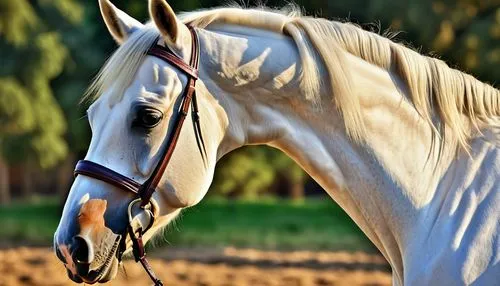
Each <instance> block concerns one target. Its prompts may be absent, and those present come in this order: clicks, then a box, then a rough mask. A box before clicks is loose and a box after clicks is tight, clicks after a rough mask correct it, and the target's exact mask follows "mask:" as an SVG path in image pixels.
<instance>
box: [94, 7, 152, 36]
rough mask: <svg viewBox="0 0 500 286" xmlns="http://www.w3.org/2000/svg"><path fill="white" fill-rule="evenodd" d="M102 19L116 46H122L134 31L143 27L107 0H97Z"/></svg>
mask: <svg viewBox="0 0 500 286" xmlns="http://www.w3.org/2000/svg"><path fill="white" fill-rule="evenodd" d="M99 8H100V9H101V14H102V18H103V19H104V22H105V23H106V26H107V27H108V31H109V33H110V34H111V36H113V39H115V41H116V42H117V43H118V44H122V43H123V42H125V40H127V38H128V37H129V36H130V35H131V34H132V33H133V32H134V31H136V30H138V29H140V28H142V27H143V25H142V24H141V23H139V21H137V20H136V19H134V18H132V17H130V16H129V15H127V13H125V12H123V11H122V10H120V9H118V8H116V7H115V5H113V4H112V3H111V2H109V0H99Z"/></svg>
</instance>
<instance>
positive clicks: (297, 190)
mask: <svg viewBox="0 0 500 286" xmlns="http://www.w3.org/2000/svg"><path fill="white" fill-rule="evenodd" d="M289 182H290V197H291V198H292V200H294V201H300V200H303V199H304V193H305V192H304V182H302V180H289Z"/></svg>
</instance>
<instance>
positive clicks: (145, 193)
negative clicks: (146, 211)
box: [139, 26, 199, 206]
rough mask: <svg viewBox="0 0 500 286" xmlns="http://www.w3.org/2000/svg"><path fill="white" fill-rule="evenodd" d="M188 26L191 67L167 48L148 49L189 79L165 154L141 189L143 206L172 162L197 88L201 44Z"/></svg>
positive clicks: (150, 53) (149, 52) (151, 53)
mask: <svg viewBox="0 0 500 286" xmlns="http://www.w3.org/2000/svg"><path fill="white" fill-rule="evenodd" d="M188 27H189V31H190V32H191V36H192V41H191V43H192V45H191V60H190V67H189V69H187V68H185V66H186V64H185V63H184V61H183V60H182V59H180V58H178V57H176V56H175V55H173V54H171V53H169V52H168V51H167V50H161V51H162V52H161V53H158V54H157V53H156V51H157V49H154V48H156V47H158V46H154V47H153V49H150V50H149V51H148V55H152V56H157V57H159V58H161V59H164V60H165V61H167V62H169V63H171V64H173V65H174V66H176V67H177V68H179V69H180V70H181V71H183V72H184V73H186V75H187V76H188V78H189V79H188V83H187V86H186V88H185V89H184V92H183V94H182V103H181V107H180V110H179V113H178V115H177V117H176V118H175V119H174V120H175V123H174V130H173V132H172V135H171V136H170V137H169V139H168V141H167V144H166V149H165V151H164V153H163V155H162V156H161V157H160V158H161V159H160V162H159V163H158V165H156V168H155V169H154V171H153V173H152V174H151V176H150V177H149V179H148V180H147V181H146V182H145V183H144V184H143V185H142V186H141V189H140V190H139V196H140V197H141V199H142V204H141V205H142V206H145V205H147V204H148V203H149V201H150V200H151V196H152V195H153V193H154V192H155V191H156V187H157V186H158V184H159V183H160V180H161V178H162V177H163V173H165V170H166V169H167V165H168V163H169V162H170V159H171V158H172V154H173V153H174V149H175V146H176V145H177V141H178V140H179V135H180V134H181V129H182V125H183V124H184V120H185V119H186V116H187V114H188V112H189V107H190V104H191V100H192V99H193V97H194V96H195V95H194V94H195V89H196V80H197V79H198V72H197V70H198V64H199V44H198V35H197V34H196V32H195V31H194V28H192V27H190V26H188ZM165 54H167V55H169V57H168V58H166V57H164V56H165ZM171 57H174V59H175V61H172V62H171V61H170V59H171ZM181 63H182V64H181ZM191 70H195V71H196V77H194V76H192V72H191Z"/></svg>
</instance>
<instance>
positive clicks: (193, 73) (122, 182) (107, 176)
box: [74, 25, 207, 286]
mask: <svg viewBox="0 0 500 286" xmlns="http://www.w3.org/2000/svg"><path fill="white" fill-rule="evenodd" d="M188 28H189V31H190V32H191V36H192V47H191V60H190V62H189V65H188V64H186V63H185V62H184V60H183V59H181V58H179V57H177V56H176V55H175V54H174V53H172V51H170V50H169V49H168V47H163V46H160V45H157V44H156V43H155V45H153V46H152V47H151V48H150V49H149V50H148V51H147V54H148V55H152V56H155V57H158V58H160V59H162V60H164V61H166V62H168V63H170V64H172V65H173V66H175V67H176V68H178V69H179V70H180V71H182V72H183V73H184V74H186V76H187V77H188V83H187V86H186V87H185V88H184V91H183V93H182V94H181V99H182V101H181V106H180V109H179V111H178V113H177V116H176V117H175V118H174V119H173V120H175V121H174V125H173V126H174V129H173V130H172V133H171V136H169V138H168V140H167V142H166V144H165V150H164V151H163V154H162V155H161V157H160V161H159V162H158V164H157V165H156V167H155V169H154V170H153V172H152V174H151V176H150V177H149V179H147V180H146V181H145V182H144V183H143V184H140V183H138V182H137V181H135V180H133V179H131V178H128V177H126V176H124V175H122V174H120V173H118V172H115V171H113V170H111V169H109V168H107V167H105V166H103V165H100V164H97V163H94V162H91V161H87V160H80V161H78V163H77V164H76V168H75V171H74V175H75V177H76V176H77V175H84V176H88V177H92V178H94V179H97V180H101V181H103V182H106V183H109V184H111V185H113V186H115V187H117V188H120V189H122V190H125V191H129V192H132V193H134V194H136V195H137V196H139V198H140V199H141V205H140V206H141V208H143V209H144V208H146V206H147V205H148V204H149V203H150V202H151V196H152V195H153V193H154V192H155V191H156V188H157V186H158V184H159V183H160V180H161V178H162V177H163V174H164V173H165V170H166V168H167V165H168V163H169V161H170V159H171V157H172V154H173V152H174V149H175V146H176V145H177V141H178V139H179V135H180V132H181V129H182V125H183V124H184V120H185V119H186V116H187V115H188V113H189V108H190V107H192V110H191V114H192V119H193V129H194V131H195V136H196V143H197V145H198V149H199V150H200V153H201V156H202V158H203V161H204V162H205V163H206V156H207V154H206V149H205V142H204V141H203V137H202V133H201V126H200V120H199V114H198V103H197V100H196V90H195V87H196V80H197V79H198V65H199V57H200V51H199V43H198V35H197V34H196V32H195V30H194V28H193V27H191V26H189V25H188ZM135 202H136V201H132V202H131V203H130V205H132V206H133V204H134V203H135ZM130 205H129V208H130ZM152 219H154V217H152ZM145 231H146V230H143V229H142V227H139V228H138V229H134V226H133V225H132V223H130V222H129V225H128V226H127V233H128V235H129V236H130V239H131V240H132V244H133V252H134V257H135V260H136V262H140V263H141V264H142V266H143V267H144V269H145V270H146V272H147V273H148V275H149V277H150V278H151V280H152V281H153V282H154V284H155V286H162V285H163V283H162V282H161V281H160V280H159V279H158V278H157V277H156V275H155V273H154V272H153V269H152V268H151V265H150V264H149V262H148V260H147V259H146V251H145V248H144V243H143V240H142V235H143V234H144V232H145ZM125 239H126V235H123V236H122V241H121V243H120V250H119V254H120V256H121V254H122V253H123V251H124V248H125V245H126V243H125Z"/></svg>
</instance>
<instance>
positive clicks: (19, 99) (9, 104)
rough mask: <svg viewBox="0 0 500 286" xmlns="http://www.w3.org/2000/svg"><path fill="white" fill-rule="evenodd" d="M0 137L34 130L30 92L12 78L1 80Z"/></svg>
mask: <svg viewBox="0 0 500 286" xmlns="http://www.w3.org/2000/svg"><path fill="white" fill-rule="evenodd" d="M0 94H1V96H0V135H1V134H22V133H25V132H28V131H31V130H33V128H34V125H35V118H34V116H33V113H32V112H31V103H30V102H29V94H28V91H27V90H26V89H25V88H24V87H23V86H22V85H21V84H20V83H19V82H18V81H17V80H16V79H15V78H12V77H6V78H0Z"/></svg>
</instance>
